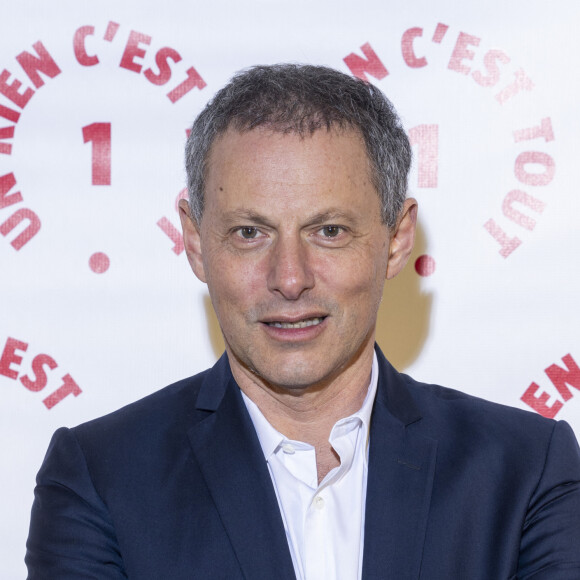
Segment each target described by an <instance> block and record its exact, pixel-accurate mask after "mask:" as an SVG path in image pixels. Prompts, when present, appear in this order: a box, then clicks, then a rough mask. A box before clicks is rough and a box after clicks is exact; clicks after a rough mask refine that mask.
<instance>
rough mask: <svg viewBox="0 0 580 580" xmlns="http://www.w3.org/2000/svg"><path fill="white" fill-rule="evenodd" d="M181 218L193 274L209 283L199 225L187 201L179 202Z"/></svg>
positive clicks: (184, 240) (181, 200) (184, 243)
mask: <svg viewBox="0 0 580 580" xmlns="http://www.w3.org/2000/svg"><path fill="white" fill-rule="evenodd" d="M179 218H180V219H181V228H182V229H183V245H184V246H185V253H186V254H187V260H188V261H189V265H190V266H191V269H192V270H193V273H194V274H195V275H196V276H197V277H198V278H199V279H200V280H201V281H202V282H207V279H206V276H205V270H204V267H203V259H202V253H201V236H200V232H199V225H198V224H197V222H196V221H195V220H194V219H193V218H192V217H191V211H190V209H189V203H188V202H187V200H185V199H180V200H179Z"/></svg>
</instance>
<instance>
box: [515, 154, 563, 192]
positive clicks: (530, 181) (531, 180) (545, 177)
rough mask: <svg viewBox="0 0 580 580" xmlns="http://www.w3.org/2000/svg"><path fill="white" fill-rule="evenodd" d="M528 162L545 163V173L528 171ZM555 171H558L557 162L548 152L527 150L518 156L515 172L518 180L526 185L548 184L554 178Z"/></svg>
mask: <svg viewBox="0 0 580 580" xmlns="http://www.w3.org/2000/svg"><path fill="white" fill-rule="evenodd" d="M528 163H539V164H541V165H543V166H544V171H543V173H529V172H528V171H526V165H527V164H528ZM554 173H556V163H555V162H554V159H553V158H552V157H550V156H549V155H548V154H547V153H542V152H541V151H525V152H524V153H520V154H519V155H518V156H517V159H516V167H515V174H516V177H517V178H518V180H519V181H521V182H522V183H525V184H526V185H548V183H550V181H552V179H554Z"/></svg>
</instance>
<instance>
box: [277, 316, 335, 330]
mask: <svg viewBox="0 0 580 580" xmlns="http://www.w3.org/2000/svg"><path fill="white" fill-rule="evenodd" d="M324 318H325V317H324V316H320V317H319V316H317V317H313V318H304V319H303V320H296V321H295V322H286V321H278V320H274V321H272V322H267V323H266V324H267V325H268V326H273V327H274V328H290V329H292V328H307V327H308V326H318V325H319V324H320V323H321V322H322V321H323V320H324Z"/></svg>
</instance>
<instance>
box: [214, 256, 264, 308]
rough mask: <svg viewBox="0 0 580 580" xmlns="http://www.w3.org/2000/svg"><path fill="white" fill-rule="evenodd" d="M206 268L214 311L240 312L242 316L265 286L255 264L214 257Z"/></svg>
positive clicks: (262, 276)
mask: <svg viewBox="0 0 580 580" xmlns="http://www.w3.org/2000/svg"><path fill="white" fill-rule="evenodd" d="M214 258H215V259H214V260H212V261H211V263H210V264H208V265H207V266H206V271H207V272H211V276H208V282H207V284H208V287H209V290H210V294H211V296H212V300H213V301H214V305H215V308H216V309H220V310H226V309H227V310H229V311H240V312H241V313H242V314H243V313H244V311H245V310H246V309H247V308H248V307H250V306H251V305H252V304H253V303H254V302H255V301H256V300H257V299H258V297H259V295H260V292H261V290H262V288H263V287H264V286H265V282H264V274H263V273H261V272H260V271H259V268H258V267H257V266H256V265H255V264H250V263H248V262H244V261H240V260H235V261H230V260H228V259H227V258H226V257H224V256H223V255H222V256H219V257H218V256H214Z"/></svg>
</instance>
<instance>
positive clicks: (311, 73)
mask: <svg viewBox="0 0 580 580" xmlns="http://www.w3.org/2000/svg"><path fill="white" fill-rule="evenodd" d="M256 127H267V128H269V129H271V130H273V131H276V132H280V133H294V134H299V135H301V136H304V135H312V134H313V133H314V132H315V131H317V130H319V129H322V128H325V129H326V130H331V129H335V128H338V129H353V130H356V131H358V132H359V133H360V135H361V136H362V138H363V141H364V143H365V146H366V150H367V155H368V158H369V161H370V166H371V179H372V182H373V185H374V186H375V188H376V190H377V193H378V195H379V198H380V199H381V203H382V217H383V221H384V223H385V224H387V225H388V226H389V227H390V228H392V227H394V226H395V224H396V222H397V218H398V216H399V214H400V212H401V210H402V207H403V203H404V201H405V197H406V195H407V176H408V173H409V168H410V165H411V145H410V143H409V139H408V137H407V135H406V133H405V131H404V129H403V127H402V124H401V121H400V119H399V117H398V115H397V113H396V111H395V108H394V107H393V105H392V103H391V102H390V101H389V100H388V99H387V98H386V97H385V95H384V94H383V93H382V92H381V91H380V90H379V89H377V88H376V87H375V86H373V85H372V84H370V83H367V82H365V81H362V80H360V79H358V78H354V77H351V76H349V75H346V74H344V73H342V72H339V71H336V70H333V69H331V68H327V67H323V66H312V65H299V64H276V65H271V66H255V67H252V68H249V69H247V70H244V71H241V72H239V73H238V74H236V75H235V76H234V77H233V78H232V80H231V81H230V82H229V83H228V84H227V85H226V86H225V87H224V88H222V89H221V90H220V91H218V92H217V93H216V95H215V96H214V98H213V99H212V100H211V101H210V102H209V103H208V104H207V105H206V107H205V108H204V110H203V111H202V112H201V113H200V114H199V116H198V117H197V119H196V120H195V122H194V123H193V127H192V129H191V132H190V134H189V137H188V139H187V144H186V148H185V164H186V170H187V187H188V191H189V203H190V208H191V213H192V217H193V218H194V219H195V220H196V221H197V223H198V224H199V223H201V218H202V215H203V208H204V188H205V180H206V171H207V161H208V157H209V153H210V149H211V147H212V144H213V143H214V141H215V140H216V138H218V137H219V136H221V135H223V134H224V133H225V132H226V131H227V130H228V129H230V128H232V129H235V130H237V131H240V132H243V131H250V130H252V129H255V128H256Z"/></svg>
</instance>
